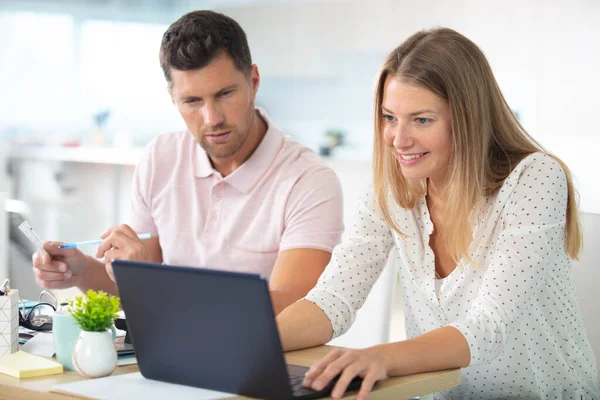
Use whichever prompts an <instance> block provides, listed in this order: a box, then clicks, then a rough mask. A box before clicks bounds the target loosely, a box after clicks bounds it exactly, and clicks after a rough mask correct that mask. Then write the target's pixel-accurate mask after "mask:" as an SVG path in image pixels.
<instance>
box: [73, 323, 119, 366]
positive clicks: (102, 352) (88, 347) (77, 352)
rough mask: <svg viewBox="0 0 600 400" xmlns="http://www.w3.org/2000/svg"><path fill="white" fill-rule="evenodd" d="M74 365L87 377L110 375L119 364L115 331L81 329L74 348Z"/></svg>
mask: <svg viewBox="0 0 600 400" xmlns="http://www.w3.org/2000/svg"><path fill="white" fill-rule="evenodd" d="M73 365H74V366H75V370H76V371H77V372H79V374H80V375H82V376H85V377H86V378H99V377H101V376H107V375H110V374H111V373H112V372H113V371H114V369H115V367H116V366H117V351H116V350H115V346H114V344H113V333H112V332H111V331H110V330H108V329H107V330H106V331H104V332H89V331H81V332H80V333H79V337H78V338H77V342H75V347H74V348H73Z"/></svg>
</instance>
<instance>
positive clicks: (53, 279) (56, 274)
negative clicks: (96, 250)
mask: <svg viewBox="0 0 600 400" xmlns="http://www.w3.org/2000/svg"><path fill="white" fill-rule="evenodd" d="M61 244H62V243H60V242H45V243H44V250H46V252H43V251H40V250H38V251H36V252H35V253H34V254H33V256H32V257H31V259H32V263H33V273H34V275H35V280H36V282H37V284H38V285H40V286H41V287H43V288H46V289H66V288H70V287H73V286H79V285H80V284H81V280H82V277H83V275H84V273H85V272H86V269H87V266H88V263H89V257H88V256H86V255H85V254H83V253H82V252H81V251H79V250H77V249H59V248H58V246H60V245H61Z"/></svg>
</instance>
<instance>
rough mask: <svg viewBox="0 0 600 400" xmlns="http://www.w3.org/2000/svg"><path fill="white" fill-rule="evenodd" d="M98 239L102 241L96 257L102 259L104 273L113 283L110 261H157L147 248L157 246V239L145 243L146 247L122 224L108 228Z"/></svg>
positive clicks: (133, 232) (129, 228)
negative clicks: (104, 267)
mask: <svg viewBox="0 0 600 400" xmlns="http://www.w3.org/2000/svg"><path fill="white" fill-rule="evenodd" d="M100 237H101V238H102V239H104V241H103V242H102V244H101V245H100V246H99V247H98V252H97V253H96V257H97V258H104V263H105V265H106V273H107V274H108V276H109V277H110V279H112V281H113V282H114V281H115V276H114V274H113V270H112V260H131V261H142V262H153V261H157V260H156V259H155V257H152V254H151V253H152V250H151V249H149V248H148V245H153V244H155V245H156V246H158V239H156V238H152V239H150V240H148V241H146V242H149V243H148V245H146V244H144V242H142V240H140V239H139V238H138V234H137V233H136V232H135V231H134V230H133V229H131V227H130V226H129V225H125V224H123V225H119V226H115V227H113V228H110V229H108V230H107V231H106V232H104V233H103V234H102V235H100Z"/></svg>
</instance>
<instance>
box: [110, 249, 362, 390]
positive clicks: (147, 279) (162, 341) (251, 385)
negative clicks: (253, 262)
mask: <svg viewBox="0 0 600 400" xmlns="http://www.w3.org/2000/svg"><path fill="white" fill-rule="evenodd" d="M112 266H113V271H114V275H115V278H116V282H117V286H118V289H119V294H120V296H121V303H122V307H123V310H124V311H125V315H126V317H127V328H128V332H129V334H130V335H131V341H132V344H133V347H134V349H135V354H136V357H137V360H138V364H139V368H140V372H141V373H142V375H143V376H144V377H146V378H148V379H154V380H158V381H163V382H169V383H177V384H182V385H188V386H195V387H199V388H205V389H210V390H216V391H221V392H228V393H235V394H240V395H244V396H249V397H257V398H264V399H315V398H320V397H324V396H327V395H328V394H329V393H330V392H331V390H332V389H333V386H334V384H335V380H334V381H333V382H331V383H330V384H329V385H328V386H327V387H326V388H324V389H323V390H321V391H313V390H310V389H307V388H304V387H303V386H302V381H303V379H304V374H305V373H306V371H307V370H308V368H307V367H303V366H298V365H286V363H285V358H284V355H283V350H282V346H281V341H280V338H279V332H278V330H277V326H276V323H275V316H274V313H273V307H272V305H271V298H270V296H269V289H268V283H267V280H266V278H265V277H264V276H262V275H256V274H248V273H238V272H225V271H216V270H211V269H206V268H191V267H183V266H171V265H163V264H151V263H140V262H133V261H121V260H115V261H113V263H112ZM360 384H361V379H360V378H356V379H354V380H353V381H352V382H351V384H350V387H349V390H352V389H358V388H360Z"/></svg>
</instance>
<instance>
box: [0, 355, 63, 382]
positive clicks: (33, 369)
mask: <svg viewBox="0 0 600 400" xmlns="http://www.w3.org/2000/svg"><path fill="white" fill-rule="evenodd" d="M62 372H63V366H62V364H59V363H58V362H56V361H52V360H50V359H48V358H45V357H40V356H36V355H34V354H29V353H26V352H24V351H21V350H20V351H17V352H16V353H13V354H11V355H9V356H5V357H3V358H2V359H0V373H3V374H6V375H10V376H12V377H15V378H19V379H20V378H33V377H35V376H44V375H54V374H62Z"/></svg>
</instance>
